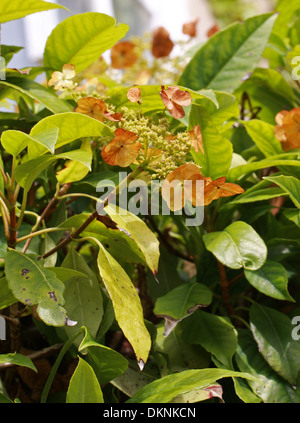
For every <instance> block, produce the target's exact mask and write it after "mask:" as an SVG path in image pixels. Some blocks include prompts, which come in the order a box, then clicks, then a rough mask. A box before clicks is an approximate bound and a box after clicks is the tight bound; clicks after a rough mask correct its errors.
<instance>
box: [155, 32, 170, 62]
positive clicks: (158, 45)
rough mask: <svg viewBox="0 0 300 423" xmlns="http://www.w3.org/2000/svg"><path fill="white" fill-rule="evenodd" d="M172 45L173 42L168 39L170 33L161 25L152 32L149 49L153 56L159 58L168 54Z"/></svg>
mask: <svg viewBox="0 0 300 423" xmlns="http://www.w3.org/2000/svg"><path fill="white" fill-rule="evenodd" d="M173 47H174V43H173V41H172V40H171V39H170V33H169V32H168V31H167V30H166V29H165V28H164V27H163V26H160V27H159V28H157V29H156V30H155V31H154V32H153V38H152V48H151V51H152V54H153V56H154V57H156V58H157V59H159V58H160V57H167V56H169V54H170V53H171V51H172V50H173Z"/></svg>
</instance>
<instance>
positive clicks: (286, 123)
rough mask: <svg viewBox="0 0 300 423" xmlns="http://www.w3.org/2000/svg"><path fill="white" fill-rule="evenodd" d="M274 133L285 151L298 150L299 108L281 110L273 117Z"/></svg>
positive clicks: (299, 138)
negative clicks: (274, 122) (274, 123)
mask: <svg viewBox="0 0 300 423" xmlns="http://www.w3.org/2000/svg"><path fill="white" fill-rule="evenodd" d="M275 121H276V123H277V125H276V126H275V129H274V133H275V136H276V138H278V140H279V141H280V142H281V145H282V148H283V149H284V150H285V151H288V150H293V149H295V148H300V107H297V108H295V109H292V110H290V111H289V112H288V111H287V110H282V111H281V112H279V113H277V115H276V117H275Z"/></svg>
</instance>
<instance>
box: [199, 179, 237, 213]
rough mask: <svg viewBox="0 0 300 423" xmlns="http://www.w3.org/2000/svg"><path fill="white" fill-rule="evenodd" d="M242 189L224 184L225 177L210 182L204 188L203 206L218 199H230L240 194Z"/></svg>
mask: <svg viewBox="0 0 300 423" xmlns="http://www.w3.org/2000/svg"><path fill="white" fill-rule="evenodd" d="M243 192H244V189H243V188H242V187H240V186H239V185H237V184H231V183H226V177H225V176H223V177H221V178H218V179H216V180H215V181H211V182H210V183H209V184H207V185H206V187H205V188H204V205H205V206H207V205H208V204H210V203H211V202H212V201H214V200H217V199H218V198H220V197H230V196H232V195H236V194H242V193H243Z"/></svg>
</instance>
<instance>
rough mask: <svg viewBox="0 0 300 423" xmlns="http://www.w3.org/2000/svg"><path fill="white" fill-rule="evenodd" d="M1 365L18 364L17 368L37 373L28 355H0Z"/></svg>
mask: <svg viewBox="0 0 300 423" xmlns="http://www.w3.org/2000/svg"><path fill="white" fill-rule="evenodd" d="M0 363H1V364H6V363H11V364H16V365H17V366H22V367H28V368H29V369H31V370H34V371H35V372H37V369H36V367H35V365H34V364H33V362H32V361H31V360H30V358H28V357H26V355H23V354H18V353H11V354H0Z"/></svg>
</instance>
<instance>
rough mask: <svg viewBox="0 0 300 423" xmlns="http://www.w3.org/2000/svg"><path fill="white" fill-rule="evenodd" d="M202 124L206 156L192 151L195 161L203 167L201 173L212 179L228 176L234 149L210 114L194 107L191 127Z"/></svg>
mask: <svg viewBox="0 0 300 423" xmlns="http://www.w3.org/2000/svg"><path fill="white" fill-rule="evenodd" d="M197 124H200V128H201V134H202V139H203V150H204V154H203V153H202V152H201V151H199V152H198V153H196V152H195V151H193V150H191V154H192V156H193V159H194V161H195V162H196V163H197V164H198V165H200V166H201V173H202V174H203V175H205V176H209V177H211V178H212V179H217V178H219V177H222V176H226V175H227V172H228V170H229V168H230V165H231V160H232V152H233V147H232V144H231V142H230V141H229V140H227V139H226V138H225V137H224V136H223V135H221V134H220V133H219V132H218V130H217V129H216V127H215V125H214V124H213V121H212V119H211V118H210V116H209V115H208V112H207V111H206V110H205V109H204V108H202V107H200V106H198V105H193V106H192V110H191V113H190V121H189V127H190V128H193V127H194V126H195V125H197Z"/></svg>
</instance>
